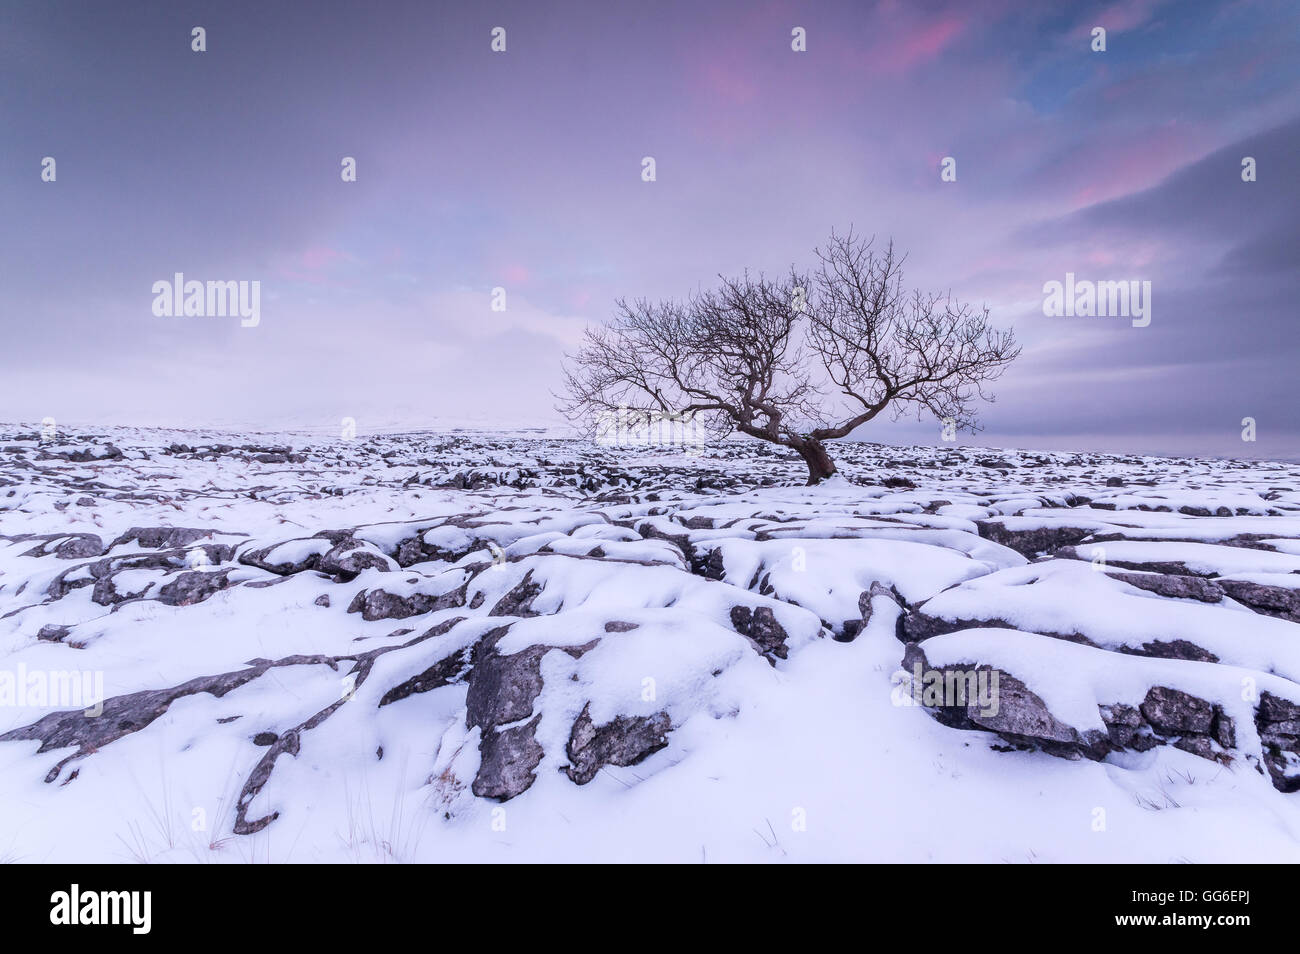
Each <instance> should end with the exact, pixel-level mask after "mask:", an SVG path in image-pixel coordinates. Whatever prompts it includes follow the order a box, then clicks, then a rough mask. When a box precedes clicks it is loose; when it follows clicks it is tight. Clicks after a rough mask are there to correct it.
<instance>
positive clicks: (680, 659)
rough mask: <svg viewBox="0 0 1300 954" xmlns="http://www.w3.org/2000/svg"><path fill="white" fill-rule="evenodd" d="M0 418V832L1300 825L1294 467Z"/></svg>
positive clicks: (1214, 855) (46, 842) (137, 854)
mask: <svg viewBox="0 0 1300 954" xmlns="http://www.w3.org/2000/svg"><path fill="white" fill-rule="evenodd" d="M0 448H2V449H0V816H2V817H3V818H4V819H5V820H4V821H3V822H0V853H3V852H4V851H6V850H7V851H9V852H10V853H11V854H13V856H14V857H17V858H25V857H33V858H35V857H39V858H41V859H42V860H46V859H48V860H68V861H88V860H95V861H100V860H102V861H121V860H181V861H191V860H204V861H207V860H218V861H248V860H261V859H265V858H267V857H269V858H271V859H273V860H312V861H316V860H325V861H330V860H394V859H396V860H456V859H459V860H519V859H528V860H554V859H573V860H591V859H609V860H633V859H638V860H640V859H649V860H679V861H682V860H686V861H698V860H700V859H701V857H703V858H704V859H705V860H784V859H791V858H792V859H796V860H865V859H886V858H893V859H898V860H930V859H937V860H942V859H950V860H959V859H960V860H993V861H997V860H1020V859H1025V858H1029V857H1033V858H1035V859H1038V858H1042V857H1044V856H1045V855H1050V854H1051V853H1052V852H1056V853H1058V854H1059V855H1060V856H1061V858H1062V859H1070V860H1079V859H1094V860H1119V859H1123V860H1172V859H1174V858H1179V857H1190V858H1191V860H1235V859H1234V858H1233V856H1232V855H1231V845H1232V844H1234V843H1243V842H1249V843H1250V844H1267V845H1268V846H1269V847H1268V849H1267V852H1268V853H1270V854H1269V857H1271V858H1274V859H1275V860H1297V859H1300V841H1297V836H1296V835H1294V834H1292V833H1293V832H1300V799H1297V798H1296V796H1295V795H1294V794H1293V793H1296V792H1297V791H1298V790H1300V468H1297V467H1296V466H1295V465H1287V464H1274V463H1268V462H1234V461H1219V460H1177V461H1168V460H1158V459H1155V458H1144V457H1122V456H1112V455H1099V454H1064V453H1050V454H1049V453H1042V454H1038V453H1028V452H1017V451H1007V450H998V451H990V450H987V449H977V448H961V447H954V446H941V447H909V448H899V447H886V446H883V445H872V444H853V443H844V444H842V445H840V446H839V447H838V448H837V461H839V462H840V464H841V468H842V471H843V475H844V476H843V478H842V479H837V480H836V481H833V482H831V483H829V484H827V485H824V486H821V487H817V488H805V487H802V486H800V484H801V482H802V477H801V471H802V466H803V465H802V464H801V463H800V462H799V461H798V460H796V459H792V458H786V457H782V456H781V455H780V454H774V453H773V452H772V451H771V449H769V448H767V447H764V446H762V445H760V444H757V443H755V442H743V441H736V442H724V443H722V444H719V445H717V446H715V447H710V448H708V449H707V450H706V451H705V453H704V454H703V455H685V454H676V453H673V452H672V451H671V449H655V448H642V449H640V450H638V451H635V452H617V453H616V452H615V451H613V450H609V449H602V448H598V447H594V446H592V445H590V444H585V443H581V442H577V441H570V440H559V439H549V438H546V437H544V436H542V435H538V434H534V433H524V432H515V433H511V432H501V433H449V434H448V433H434V432H423V433H408V434H389V435H383V436H377V437H373V438H362V439H356V440H351V441H320V440H318V439H313V438H311V437H309V436H304V435H292V434H279V435H273V436H269V437H268V436H265V435H243V436H238V435H232V434H228V433H216V432H213V433H206V432H197V431H189V432H164V431H148V430H136V429H129V428H115V429H108V430H104V431H101V432H89V431H86V432H80V431H78V432H62V433H59V434H58V435H56V437H55V438H54V439H53V440H43V439H42V436H41V435H40V434H39V433H37V432H36V431H35V430H33V429H32V428H30V427H26V428H24V427H21V426H13V425H0ZM994 687H995V690H996V691H995V693H994V694H993V695H990V692H991V691H993V689H994ZM967 690H968V691H967ZM1185 806H1197V807H1203V808H1206V809H1207V810H1212V811H1213V812H1214V813H1215V817H1216V818H1218V819H1219V823H1218V824H1220V825H1221V826H1224V825H1226V826H1227V830H1228V831H1229V832H1230V833H1231V834H1229V835H1225V834H1224V831H1223V830H1219V831H1217V833H1216V832H1211V831H1206V832H1205V834H1204V837H1203V838H1202V839H1200V840H1198V839H1197V838H1196V837H1194V835H1190V834H1189V833H1188V832H1189V829H1188V828H1187V827H1186V826H1183V827H1178V826H1175V827H1177V835H1178V837H1177V838H1175V837H1173V836H1172V835H1170V834H1169V832H1170V831H1171V830H1172V829H1170V828H1169V826H1168V825H1167V824H1165V822H1164V821H1163V819H1164V818H1167V817H1171V816H1167V815H1165V814H1164V813H1177V812H1180V811H1183V810H1184V809H1185ZM1097 807H1103V808H1106V809H1107V812H1108V817H1109V818H1111V819H1112V821H1113V822H1114V823H1115V824H1116V825H1117V826H1118V825H1121V824H1122V825H1123V826H1125V828H1124V830H1126V831H1129V832H1136V834H1134V835H1132V836H1131V837H1128V836H1126V837H1125V838H1111V839H1102V838H1095V837H1093V838H1090V837H1089V836H1090V835H1091V834H1092V829H1091V828H1090V827H1089V824H1088V819H1089V818H1090V817H1091V815H1090V813H1091V812H1092V811H1093V809H1094V808H1097ZM918 813H919V814H918ZM973 818H978V819H980V822H979V825H974V824H973V822H972V821H971V820H972V819H973ZM800 819H802V820H803V822H802V823H799V820H800ZM900 819H915V823H912V822H900ZM199 820H201V822H202V824H201V826H199ZM800 824H803V827H800ZM196 826H198V827H196ZM1072 826H1073V827H1072ZM1076 828H1077V829H1078V831H1077V832H1076V830H1075V829H1076ZM977 831H978V834H977V833H976V832H977ZM1234 839H1236V841H1234ZM9 844H12V847H10V848H6V845H9ZM1257 858H1258V855H1256V856H1253V860H1257Z"/></svg>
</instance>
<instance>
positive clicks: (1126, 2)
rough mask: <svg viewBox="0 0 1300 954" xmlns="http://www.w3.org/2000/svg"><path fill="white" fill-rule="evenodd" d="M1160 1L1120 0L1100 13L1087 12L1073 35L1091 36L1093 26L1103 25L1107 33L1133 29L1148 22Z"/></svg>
mask: <svg viewBox="0 0 1300 954" xmlns="http://www.w3.org/2000/svg"><path fill="white" fill-rule="evenodd" d="M1160 3H1161V0H1122V2H1120V3H1114V4H1111V5H1110V6H1109V7H1107V8H1106V9H1105V10H1102V11H1101V12H1100V13H1094V14H1089V16H1088V18H1087V20H1086V21H1084V22H1080V23H1079V24H1078V25H1077V26H1076V27H1075V28H1074V32H1073V35H1074V36H1076V37H1081V36H1091V35H1092V29H1093V27H1104V28H1105V29H1106V32H1107V33H1108V34H1110V33H1123V32H1125V31H1127V30H1135V29H1137V28H1138V27H1140V26H1145V25H1146V24H1147V23H1148V22H1150V20H1151V17H1152V15H1153V14H1154V13H1155V11H1156V7H1158V6H1160Z"/></svg>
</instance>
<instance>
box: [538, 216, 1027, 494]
mask: <svg viewBox="0 0 1300 954" xmlns="http://www.w3.org/2000/svg"><path fill="white" fill-rule="evenodd" d="M816 256H817V259H818V264H817V267H816V268H815V270H814V272H813V273H812V274H811V275H810V276H801V275H800V274H798V273H797V272H795V271H793V270H792V271H791V273H790V274H789V275H788V276H786V277H785V278H784V279H782V280H779V281H773V280H769V279H767V278H765V277H764V276H762V275H759V276H758V277H757V278H754V277H751V276H750V275H749V274H748V273H746V274H745V275H743V276H742V277H740V278H723V279H721V284H720V285H719V286H718V287H717V288H716V289H713V290H709V291H704V292H699V293H697V294H695V295H692V296H691V297H689V298H688V299H686V300H685V301H674V300H667V301H660V302H653V303H652V302H649V301H646V300H637V301H627V300H619V301H618V302H617V314H616V316H615V319H614V321H613V322H611V323H610V324H609V325H606V326H604V327H600V328H594V329H588V331H587V333H586V339H585V342H584V344H583V347H582V348H580V349H579V350H578V352H577V353H576V354H573V355H570V356H569V365H568V367H567V368H566V371H565V393H564V395H562V398H561V403H560V410H561V411H563V412H564V413H565V414H566V416H567V417H568V418H569V419H570V420H571V421H573V422H574V423H575V424H579V425H582V426H584V427H585V428H586V429H587V430H588V432H594V431H596V430H597V429H598V428H599V427H600V422H601V421H602V420H608V419H609V418H610V416H611V415H613V414H618V415H619V416H620V420H623V421H626V422H628V423H629V426H632V427H635V426H637V425H638V424H642V425H650V424H652V423H653V422H654V421H655V420H657V419H661V418H663V417H669V418H672V419H676V420H681V419H683V418H685V419H690V420H693V421H694V422H696V423H697V424H698V425H701V426H703V427H704V428H705V429H707V431H708V432H709V433H711V434H713V435H716V436H722V435H725V434H728V433H731V432H732V431H739V432H740V433H742V434H748V435H749V436H750V437H756V438H758V439H760V440H764V441H770V442H771V443H773V444H779V445H781V446H783V447H789V448H791V449H792V450H794V451H795V452H796V453H798V454H799V456H800V457H802V458H803V460H804V462H805V463H806V464H807V465H808V483H809V484H815V483H818V482H820V481H822V480H824V479H826V478H827V477H829V476H831V475H832V474H834V473H835V464H834V462H833V461H832V460H831V458H830V454H829V453H828V452H827V449H826V444H825V442H826V441H828V440H834V439H836V438H842V437H846V436H847V435H848V434H850V433H851V432H852V431H853V430H855V429H856V428H858V427H860V426H862V425H863V424H865V423H867V422H868V421H870V420H871V419H873V418H874V417H875V416H876V415H877V414H879V413H880V412H881V411H883V410H884V409H885V408H886V407H892V408H893V413H894V416H895V417H897V416H899V414H900V413H902V412H903V411H905V410H907V409H908V408H909V407H910V408H913V409H915V410H916V412H917V414H918V416H920V415H921V414H922V413H923V412H925V411H929V412H930V413H931V414H933V415H934V416H935V417H936V418H939V419H940V420H943V421H945V422H946V423H947V424H948V425H949V426H950V427H952V428H954V429H956V430H967V431H971V432H974V431H977V430H978V429H979V425H978V420H977V417H976V414H975V409H974V404H975V403H976V401H977V400H983V401H992V400H993V397H992V395H990V394H988V393H987V392H986V391H985V385H986V384H987V383H988V382H990V381H993V380H995V379H996V378H997V377H999V376H1000V375H1001V374H1002V372H1003V371H1004V370H1005V368H1006V366H1007V365H1008V364H1009V363H1010V362H1011V361H1013V360H1014V359H1015V358H1016V356H1017V355H1018V354H1019V353H1020V349H1019V348H1018V347H1017V345H1016V342H1015V335H1014V334H1013V333H1012V332H1010V331H997V330H995V329H994V328H992V327H991V326H990V325H989V321H988V309H987V308H984V309H982V310H980V311H975V310H974V309H972V308H971V307H970V306H969V305H965V304H961V303H959V302H957V301H954V300H953V299H952V297H951V296H950V295H939V294H926V293H922V292H919V291H913V292H904V290H903V287H902V271H901V267H902V259H901V258H899V257H897V256H896V255H895V254H894V247H893V243H892V242H891V243H890V244H889V246H888V248H887V249H886V250H885V251H884V252H883V253H881V254H876V253H875V252H874V251H873V250H872V242H871V241H870V240H862V239H860V238H857V237H855V236H854V235H853V233H852V232H850V233H849V234H848V235H844V236H838V235H834V234H832V236H831V239H830V242H829V243H828V244H827V246H826V247H825V248H824V249H817V250H816Z"/></svg>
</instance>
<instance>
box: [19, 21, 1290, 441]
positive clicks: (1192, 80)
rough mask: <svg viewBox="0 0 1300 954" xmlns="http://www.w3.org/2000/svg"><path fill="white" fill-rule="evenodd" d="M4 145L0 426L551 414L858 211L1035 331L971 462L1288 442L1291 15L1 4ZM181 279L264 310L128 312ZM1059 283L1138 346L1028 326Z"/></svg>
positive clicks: (1107, 331)
mask: <svg viewBox="0 0 1300 954" xmlns="http://www.w3.org/2000/svg"><path fill="white" fill-rule="evenodd" d="M195 27H202V28H203V29H204V31H205V36H204V39H205V43H206V49H205V50H204V51H202V52H197V51H195V50H194V49H192V43H193V35H192V31H193V29H194V28H195ZM496 27H501V28H504V30H505V47H506V48H505V50H504V51H503V52H497V51H494V50H493V49H492V39H493V37H492V32H493V30H494V28H496ZM796 27H802V28H803V31H804V34H805V36H806V49H805V50H803V51H796V50H794V49H793V48H792V36H793V34H792V31H793V30H794V29H795V28H796ZM1095 27H1102V28H1104V29H1105V30H1106V49H1105V51H1102V52H1099V51H1095V50H1093V49H1092V46H1093V42H1094V41H1093V35H1092V31H1093V29H1094V28H1095ZM0 129H3V132H2V133H0V222H3V226H0V421H40V420H41V419H43V418H45V417H53V418H54V419H55V420H56V421H60V422H70V423H72V422H75V423H103V424H122V425H150V424H160V425H168V426H198V425H206V424H220V423H227V422H236V423H238V424H239V425H240V426H247V427H250V428H258V427H261V428H272V427H300V428H310V429H322V428H324V429H329V428H333V427H336V426H338V423H339V422H340V421H341V419H342V418H344V417H351V418H354V419H355V420H356V422H357V425H356V426H357V430H358V432H359V433H364V432H366V431H367V430H370V429H376V428H379V427H383V426H389V425H392V424H396V423H400V424H405V425H412V426H419V425H436V424H437V423H438V422H449V421H454V422H470V423H472V422H481V423H484V424H495V423H530V424H531V423H545V422H550V421H557V420H559V418H558V415H557V414H556V412H555V411H554V405H555V403H556V402H555V398H554V396H553V394H554V392H555V391H557V390H558V388H559V385H560V381H561V369H562V366H563V360H564V355H565V353H566V352H572V351H573V350H574V349H575V348H576V347H577V346H578V344H579V343H580V338H581V334H582V330H583V329H584V328H585V327H587V326H588V325H591V324H597V323H600V322H604V321H607V320H608V319H610V318H611V317H612V315H613V303H614V301H615V299H616V298H619V297H629V298H636V297H641V296H645V297H650V298H664V297H681V296H684V295H686V294H689V293H690V292H691V291H693V290H696V289H699V288H701V287H706V286H708V285H709V284H710V283H711V282H712V281H714V280H715V279H716V276H717V275H718V274H719V273H722V274H735V273H739V272H741V271H742V270H744V269H746V268H749V269H751V270H763V271H768V272H781V271H784V270H787V269H788V268H789V267H790V265H791V264H795V265H801V266H802V265H807V264H808V263H809V262H810V261H811V260H812V252H813V249H814V248H815V247H816V246H818V245H819V244H821V243H823V242H824V241H825V239H826V238H827V237H828V236H829V234H830V232H831V231H832V229H834V230H838V231H843V230H846V229H848V228H850V227H852V228H853V229H855V230H856V231H857V232H859V233H862V234H864V235H875V236H877V238H878V240H879V241H885V240H888V239H890V238H892V239H893V240H894V242H895V243H896V245H897V246H898V248H900V249H901V250H904V251H905V252H906V253H907V255H908V258H907V263H906V268H905V280H906V283H907V284H908V285H909V286H915V287H919V288H923V289H933V290H944V291H948V290H950V291H951V292H952V293H953V294H954V295H955V296H956V297H958V298H960V299H962V300H965V301H970V302H972V303H974V304H977V305H987V306H988V307H989V309H990V314H991V320H992V321H993V322H994V324H996V325H997V326H998V327H1003V328H1013V329H1014V330H1015V332H1016V334H1017V336H1018V338H1019V339H1020V341H1021V342H1022V343H1023V345H1024V351H1023V354H1022V355H1021V357H1020V359H1019V360H1018V361H1017V362H1016V363H1015V364H1014V365H1013V366H1012V367H1011V369H1010V370H1009V371H1008V372H1007V373H1006V374H1005V376H1004V377H1003V378H1002V379H1001V381H999V382H998V383H997V385H996V386H995V387H994V391H995V393H996V395H997V402H996V403H994V404H991V405H988V406H987V407H985V409H984V410H983V412H982V420H983V423H984V427H985V429H984V431H983V432H982V433H980V434H979V435H977V436H976V437H973V438H972V437H968V436H963V437H962V442H963V443H976V444H982V445H987V446H995V447H1025V448H1042V449H1064V450H1103V451H1121V452H1132V453H1151V454H1156V453H1169V454H1188V455H1214V456H1241V457H1273V458H1300V373H1298V370H1300V324H1298V322H1297V317H1298V316H1297V302H1298V301H1300V268H1297V259H1298V258H1300V181H1298V180H1300V6H1298V5H1297V4H1295V3H1294V2H1291V0H1285V2H1271V0H1260V2H1246V0H1237V2H1222V3H1197V2H1184V0H1166V2H1154V0H1132V2H1125V3H1113V4H1112V3H1098V4H1091V3H1045V2H1032V3H1030V2H1024V3H1015V2H1009V0H982V2H980V3H968V2H958V3H950V4H945V3H923V2H882V3H875V4H873V3H867V2H843V3H839V2H832V0H816V2H800V3H796V2H770V3H769V2H762V0H744V2H709V0H693V2H682V3H676V2H669V0H656V2H655V3H650V4H630V3H629V4H622V3H620V4H613V3H597V2H594V0H589V2H582V3H579V2H570V3H564V2H545V3H543V2H537V0H531V2H525V3H492V2H484V3H464V2H457V3H444V2H436V0H423V2H409V3H408V2H369V3H362V2H348V3H343V2H316V3H312V4H293V5H291V4H285V3H264V2H258V3H244V2H233V0H222V2H220V3H217V2H212V3H192V2H184V0H181V2H169V3H161V2H135V0H122V2H117V3H112V4H105V3H95V2H88V3H74V2H64V0H49V2H40V3H36V2H17V0H0ZM46 157H51V158H53V159H54V160H55V167H54V168H55V177H54V181H45V179H44V178H43V172H44V170H45V168H46V165H45V163H44V160H45V159H46ZM344 157H352V158H353V159H355V162H356V180H355V181H344V178H343V175H342V174H341V170H342V163H343V159H344ZM645 157H653V159H654V161H655V178H654V181H644V180H643V177H642V170H643V162H642V160H643V159H644V158H645ZM945 157H951V158H953V159H954V160H955V168H956V179H955V181H942V178H941V169H942V167H943V160H944V159H945ZM1245 157H1251V158H1253V159H1254V160H1255V167H1256V179H1255V181H1253V182H1246V181H1243V179H1242V161H1243V158H1245ZM177 272H180V273H182V274H183V275H184V276H185V278H186V279H187V280H198V281H249V282H252V281H257V282H260V294H261V300H260V311H259V316H258V317H259V321H258V323H257V324H256V326H252V327H244V326H243V324H242V323H241V321H240V320H239V319H238V318H237V317H230V316H225V317H196V316H191V317H160V316H158V315H156V314H155V313H154V311H155V309H154V301H155V291H154V284H155V282H158V281H166V282H170V281H171V280H172V277H173V275H174V274H175V273H177ZM1067 273H1073V274H1074V275H1075V276H1076V278H1077V279H1084V280H1093V281H1118V280H1124V281H1142V282H1145V281H1149V282H1150V283H1151V286H1150V287H1151V321H1150V323H1149V324H1148V325H1146V326H1145V327H1136V326H1134V325H1133V324H1132V323H1131V322H1130V321H1128V320H1126V319H1123V318H1082V317H1073V318H1065V317H1048V316H1047V315H1045V314H1044V309H1043V299H1044V285H1045V283H1047V282H1051V281H1061V282H1064V280H1065V276H1066V274H1067ZM494 289H504V292H505V298H504V303H505V308H504V310H494V308H493V300H494V299H493V293H494ZM497 302H498V304H499V303H500V298H499V297H498V298H497ZM1246 418H1251V419H1253V420H1254V422H1255V424H1254V427H1255V438H1256V439H1255V440H1254V441H1250V442H1248V441H1244V440H1243V439H1242V435H1243V420H1244V419H1246ZM939 432H940V425H939V424H938V423H937V422H934V421H931V420H926V421H921V422H918V421H916V420H915V419H914V418H907V419H904V420H901V421H899V422H891V421H887V420H884V419H878V420H877V421H873V422H871V424H869V425H868V426H866V427H864V428H861V429H859V431H857V432H856V433H855V434H854V435H853V436H854V437H855V438H857V439H863V440H883V441H893V442H900V443H903V442H925V443H934V442H936V441H937V440H938V439H939V436H940V434H939Z"/></svg>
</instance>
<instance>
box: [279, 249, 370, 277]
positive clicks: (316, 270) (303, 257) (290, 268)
mask: <svg viewBox="0 0 1300 954" xmlns="http://www.w3.org/2000/svg"><path fill="white" fill-rule="evenodd" d="M355 261H356V260H355V259H354V258H353V257H352V256H351V255H349V254H348V253H347V252H343V251H340V250H339V249H336V248H330V247H329V246H325V245H314V246H311V247H310V248H306V249H303V250H302V251H301V252H298V253H297V254H296V255H293V256H292V257H291V258H290V259H289V260H288V261H287V262H284V263H281V264H280V265H278V266H277V267H276V268H275V272H274V274H275V276H276V277H277V278H283V279H287V280H289V281H297V282H308V283H310V284H313V285H333V286H344V285H346V284H347V283H344V282H339V281H337V280H336V279H335V278H334V277H333V273H334V272H335V270H336V268H337V267H338V266H339V265H341V264H344V263H350V262H355Z"/></svg>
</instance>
